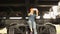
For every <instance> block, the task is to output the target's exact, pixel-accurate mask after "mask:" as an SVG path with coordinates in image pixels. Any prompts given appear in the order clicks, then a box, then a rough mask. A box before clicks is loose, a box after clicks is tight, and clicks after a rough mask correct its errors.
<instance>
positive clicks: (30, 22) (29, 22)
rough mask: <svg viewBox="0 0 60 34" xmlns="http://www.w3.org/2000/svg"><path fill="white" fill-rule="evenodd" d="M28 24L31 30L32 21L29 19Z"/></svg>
mask: <svg viewBox="0 0 60 34" xmlns="http://www.w3.org/2000/svg"><path fill="white" fill-rule="evenodd" d="M28 25H29V27H30V31H31V32H32V31H33V30H32V21H31V20H29V21H28Z"/></svg>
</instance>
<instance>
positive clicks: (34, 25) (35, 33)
mask: <svg viewBox="0 0 60 34" xmlns="http://www.w3.org/2000/svg"><path fill="white" fill-rule="evenodd" d="M33 29H34V34H37V29H36V22H35V21H33Z"/></svg>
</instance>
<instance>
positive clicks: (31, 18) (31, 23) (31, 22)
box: [28, 8, 38, 34]
mask: <svg viewBox="0 0 60 34" xmlns="http://www.w3.org/2000/svg"><path fill="white" fill-rule="evenodd" d="M28 16H29V20H28V24H29V27H30V31H31V32H33V30H34V34H37V30H36V22H35V17H36V16H38V9H37V8H31V9H30V13H28Z"/></svg>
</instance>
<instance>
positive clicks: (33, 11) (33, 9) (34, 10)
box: [30, 8, 38, 14]
mask: <svg viewBox="0 0 60 34" xmlns="http://www.w3.org/2000/svg"><path fill="white" fill-rule="evenodd" d="M37 11H38V9H37V8H30V12H31V13H33V14H36V12H37Z"/></svg>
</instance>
